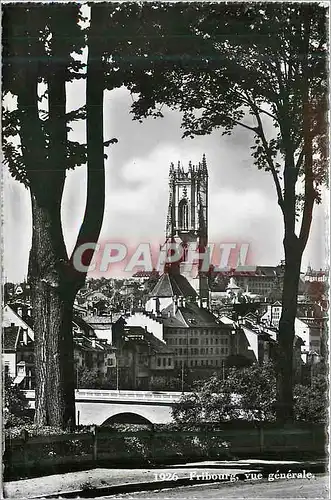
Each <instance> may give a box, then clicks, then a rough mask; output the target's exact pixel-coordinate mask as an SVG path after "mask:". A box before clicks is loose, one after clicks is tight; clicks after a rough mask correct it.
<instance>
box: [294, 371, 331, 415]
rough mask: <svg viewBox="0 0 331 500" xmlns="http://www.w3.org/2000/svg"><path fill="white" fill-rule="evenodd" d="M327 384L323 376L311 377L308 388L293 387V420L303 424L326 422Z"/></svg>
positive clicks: (301, 386) (303, 386) (302, 386)
mask: <svg viewBox="0 0 331 500" xmlns="http://www.w3.org/2000/svg"><path fill="white" fill-rule="evenodd" d="M327 394H328V383H327V378H326V376H325V374H324V375H323V374H318V375H316V376H312V378H311V383H310V384H309V385H308V386H305V385H300V384H298V385H296V386H295V387H294V414H295V419H296V420H299V421H303V422H312V423H317V422H324V423H326V422H327V416H328V401H327Z"/></svg>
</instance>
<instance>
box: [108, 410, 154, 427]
mask: <svg viewBox="0 0 331 500" xmlns="http://www.w3.org/2000/svg"><path fill="white" fill-rule="evenodd" d="M112 424H144V425H153V424H152V422H151V421H150V420H149V419H148V418H146V417H144V416H143V415H140V414H139V413H136V412H122V413H116V414H115V415H112V416H111V417H109V418H107V419H106V420H105V421H104V422H102V424H101V425H102V426H107V425H112Z"/></svg>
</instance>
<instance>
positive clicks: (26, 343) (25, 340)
mask: <svg viewBox="0 0 331 500" xmlns="http://www.w3.org/2000/svg"><path fill="white" fill-rule="evenodd" d="M23 344H24V345H28V330H27V329H25V330H23Z"/></svg>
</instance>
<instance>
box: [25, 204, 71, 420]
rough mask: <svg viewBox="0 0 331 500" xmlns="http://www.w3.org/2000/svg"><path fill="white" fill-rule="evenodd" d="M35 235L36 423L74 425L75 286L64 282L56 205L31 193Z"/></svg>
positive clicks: (31, 274)
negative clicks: (73, 318)
mask: <svg viewBox="0 0 331 500" xmlns="http://www.w3.org/2000/svg"><path fill="white" fill-rule="evenodd" d="M31 200H32V215H33V238H32V248H31V252H30V262H29V282H30V285H31V300H32V304H31V305H32V308H33V322H34V325H33V327H34V333H35V359H36V398H35V402H36V412H35V422H36V423H37V424H38V425H52V426H56V427H61V428H66V427H72V426H74V425H75V399H74V373H73V339H72V308H73V301H74V297H75V290H74V289H73V287H72V285H71V284H70V283H68V280H67V279H66V278H67V276H66V275H67V270H66V266H65V260H64V258H63V257H64V252H65V249H63V248H62V245H61V243H59V237H58V235H59V227H58V226H59V224H60V223H61V221H60V207H59V206H57V204H56V203H55V204H52V202H51V201H50V206H47V207H46V206H45V205H44V204H40V203H39V201H38V200H37V198H36V196H35V195H33V194H32V195H31Z"/></svg>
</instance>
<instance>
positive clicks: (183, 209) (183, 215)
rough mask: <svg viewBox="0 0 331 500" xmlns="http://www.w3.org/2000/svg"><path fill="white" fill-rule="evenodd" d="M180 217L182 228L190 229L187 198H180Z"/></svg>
mask: <svg viewBox="0 0 331 500" xmlns="http://www.w3.org/2000/svg"><path fill="white" fill-rule="evenodd" d="M178 219H179V227H180V228H181V229H188V204H187V200H186V198H183V199H182V200H180V202H179V204H178Z"/></svg>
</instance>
